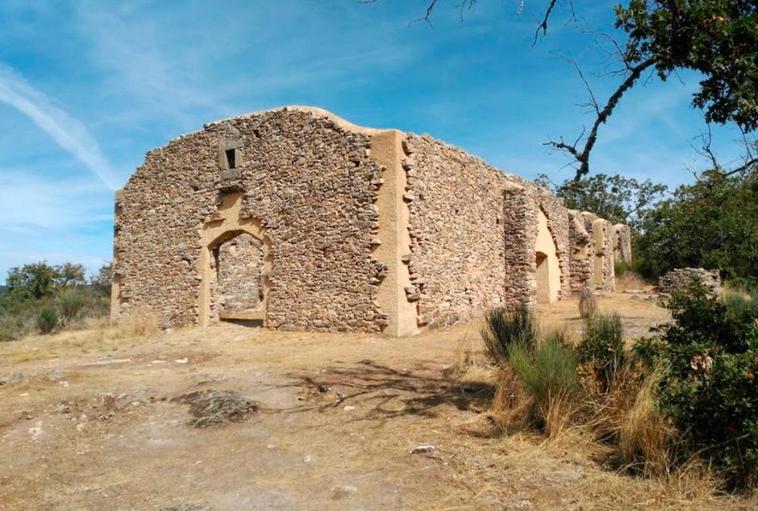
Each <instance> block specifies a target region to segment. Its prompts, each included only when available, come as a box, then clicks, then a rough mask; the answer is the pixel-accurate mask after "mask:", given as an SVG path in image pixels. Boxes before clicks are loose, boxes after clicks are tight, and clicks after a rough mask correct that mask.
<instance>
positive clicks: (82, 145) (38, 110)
mask: <svg viewBox="0 0 758 511" xmlns="http://www.w3.org/2000/svg"><path fill="white" fill-rule="evenodd" d="M0 102H3V103H6V104H7V105H9V106H11V107H13V108H15V109H16V110H18V111H19V112H21V113H23V114H24V115H26V116H27V117H28V118H29V119H30V120H31V121H32V122H33V123H34V124H36V125H37V126H38V127H39V128H40V129H41V130H43V131H44V132H45V133H47V134H48V135H49V136H50V137H51V138H52V139H53V140H54V141H55V143H56V144H58V145H59V146H60V147H61V148H62V149H63V150H64V151H66V152H68V153H69V154H71V155H72V156H73V157H74V158H76V159H77V160H79V161H80V162H82V163H83V164H84V165H85V166H86V167H87V168H88V169H89V170H90V171H91V172H92V173H93V174H94V175H95V176H97V177H98V178H99V179H100V180H101V181H102V182H103V184H105V185H106V186H107V187H108V188H110V189H115V188H116V185H115V179H114V178H113V175H112V172H111V170H110V166H109V165H108V162H107V160H106V159H105V157H104V156H103V154H102V153H101V152H100V149H99V147H98V145H97V142H96V141H95V139H94V138H93V137H92V135H91V134H90V133H89V131H88V130H87V128H86V127H85V126H84V125H83V124H82V123H81V122H80V121H78V120H77V119H75V118H74V117H72V116H71V115H69V114H68V113H66V112H65V111H64V110H62V109H61V108H59V107H57V106H55V105H54V104H53V101H52V100H51V99H50V98H48V97H47V96H45V95H44V94H42V93H41V92H39V91H38V90H36V89H35V88H34V87H32V85H31V84H29V83H28V82H27V81H26V79H24V77H23V76H21V75H20V74H19V73H17V72H16V71H14V70H13V69H11V68H10V67H8V66H6V65H4V64H2V63H0Z"/></svg>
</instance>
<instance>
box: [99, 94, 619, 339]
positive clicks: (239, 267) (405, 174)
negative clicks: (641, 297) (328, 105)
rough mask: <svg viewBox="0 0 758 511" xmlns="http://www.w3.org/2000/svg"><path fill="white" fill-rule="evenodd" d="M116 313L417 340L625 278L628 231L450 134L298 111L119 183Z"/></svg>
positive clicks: (155, 156)
mask: <svg viewBox="0 0 758 511" xmlns="http://www.w3.org/2000/svg"><path fill="white" fill-rule="evenodd" d="M114 238H115V239H114V276H113V286H112V288H113V291H112V305H111V316H112V318H113V319H114V320H115V319H118V318H120V317H124V316H128V315H130V314H137V313H144V311H149V312H150V313H152V314H154V315H156V316H158V318H159V319H160V321H161V324H162V325H163V326H164V327H170V326H178V325H187V324H199V325H202V326H205V325H208V324H210V323H212V322H215V321H218V320H257V321H260V322H261V323H262V324H263V325H264V326H266V327H269V328H274V329H287V330H326V331H362V332H384V333H385V334H388V335H392V336H403V335H412V334H414V333H417V332H418V331H419V330H420V329H422V328H426V327H435V326H444V325H450V324H453V323H456V322H458V321H462V320H466V319H468V318H470V317H472V316H474V315H476V314H480V313H481V312H482V311H483V310H485V309H487V308H489V307H494V306H503V307H506V308H513V307H516V306H517V305H518V304H519V303H526V304H528V305H530V306H531V305H534V304H535V303H536V302H538V301H544V302H551V301H554V300H560V299H562V298H565V297H567V296H569V295H570V294H572V293H576V292H578V291H581V290H582V289H584V288H585V287H590V288H591V289H595V290H601V291H609V290H613V287H614V270H613V268H614V258H624V259H626V258H629V257H631V254H630V249H629V237H628V229H627V228H626V226H623V225H621V226H619V225H616V226H614V225H612V224H611V223H610V222H608V221H606V220H604V219H602V218H599V217H597V216H596V215H594V214H592V213H587V212H579V211H573V210H570V209H567V208H566V207H564V205H563V203H562V201H561V200H559V199H557V198H556V197H554V196H552V195H551V194H550V193H548V191H547V190H545V189H543V188H540V187H538V186H537V185H535V184H533V183H531V182H529V181H527V180H525V179H523V178H521V177H518V176H515V175H512V174H505V173H503V172H501V171H500V170H498V169H496V168H494V167H492V166H490V165H487V164H486V163H485V162H483V161H482V160H480V159H478V158H475V157H473V156H471V155H469V154H466V153H465V152H463V151H461V150H459V149H457V148H455V147H452V146H449V145H446V144H444V143H442V142H440V141H437V140H435V139H433V138H431V137H429V136H418V135H414V134H410V133H403V132H400V131H397V130H381V129H370V128H363V127H358V126H355V125H353V124H350V123H348V122H347V121H345V120H343V119H340V118H338V117H336V116H334V115H332V114H330V113H329V112H326V111H324V110H321V109H317V108H309V107H287V108H282V109H278V110H272V111H266V112H260V113H254V114H250V115H244V116H241V117H236V118H232V119H226V120H222V121H218V122H213V123H210V124H207V125H206V126H205V127H204V129H203V130H202V131H198V132H195V133H191V134H189V135H185V136H182V137H179V138H178V139H176V140H173V141H171V142H170V143H169V144H168V145H166V146H164V147H161V148H159V149H156V150H153V151H150V152H149V153H148V154H147V156H146V159H145V163H144V164H143V165H142V166H141V167H139V168H138V169H137V171H136V172H135V173H134V175H133V176H132V177H131V178H130V179H129V181H128V182H127V183H126V185H125V186H124V188H123V189H122V190H120V191H118V192H117V194H116V207H115V227H114Z"/></svg>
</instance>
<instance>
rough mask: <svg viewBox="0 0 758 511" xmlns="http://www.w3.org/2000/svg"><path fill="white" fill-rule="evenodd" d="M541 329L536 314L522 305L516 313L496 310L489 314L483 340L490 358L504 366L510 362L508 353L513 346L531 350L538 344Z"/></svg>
mask: <svg viewBox="0 0 758 511" xmlns="http://www.w3.org/2000/svg"><path fill="white" fill-rule="evenodd" d="M538 337H539V329H538V327H537V321H536V318H535V316H534V313H533V312H532V311H530V310H529V308H528V307H526V305H521V306H520V307H518V308H517V309H516V310H515V311H514V312H507V311H506V310H505V309H503V308H500V307H498V308H495V309H492V310H491V311H489V312H488V313H487V316H486V318H485V326H484V328H483V329H482V339H483V340H484V345H485V347H486V348H487V353H488V354H489V356H490V358H492V360H493V361H494V362H495V363H497V364H503V363H505V362H506V361H507V360H508V353H509V352H510V350H511V348H512V347H513V346H516V345H519V346H524V347H527V349H531V347H532V346H535V345H536V344H537V340H538Z"/></svg>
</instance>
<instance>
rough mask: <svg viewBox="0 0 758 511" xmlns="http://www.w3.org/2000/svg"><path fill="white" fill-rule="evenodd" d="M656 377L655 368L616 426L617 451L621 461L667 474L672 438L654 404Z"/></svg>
mask: <svg viewBox="0 0 758 511" xmlns="http://www.w3.org/2000/svg"><path fill="white" fill-rule="evenodd" d="M659 380H660V372H659V371H655V372H653V373H652V374H650V375H649V376H648V377H647V378H645V381H644V382H643V384H642V386H641V388H640V389H639V391H638V392H637V395H636V396H635V399H634V402H633V403H632V406H631V407H629V409H628V410H626V411H625V412H626V413H623V415H622V417H621V423H620V424H619V426H618V440H619V451H620V453H621V458H622V460H623V461H624V463H626V464H627V465H628V466H631V467H633V468H635V469H637V470H641V471H642V473H644V474H646V475H652V476H661V475H664V474H668V473H669V465H670V460H671V453H670V449H669V446H670V445H671V444H672V442H673V441H674V435H673V430H672V428H671V426H670V425H669V424H668V423H667V422H666V421H665V420H664V419H663V418H662V417H661V415H660V414H659V413H658V411H657V410H656V406H655V395H654V390H655V386H656V385H657V384H658V382H659Z"/></svg>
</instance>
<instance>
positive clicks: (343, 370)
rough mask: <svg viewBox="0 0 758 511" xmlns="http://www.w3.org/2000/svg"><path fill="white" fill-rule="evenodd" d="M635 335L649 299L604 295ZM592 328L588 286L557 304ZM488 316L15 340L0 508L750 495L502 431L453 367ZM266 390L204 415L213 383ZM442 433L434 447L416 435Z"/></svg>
mask: <svg viewBox="0 0 758 511" xmlns="http://www.w3.org/2000/svg"><path fill="white" fill-rule="evenodd" d="M601 303H602V305H603V306H604V307H605V308H607V309H611V308H612V309H614V310H618V311H619V312H621V313H622V315H624V317H625V322H626V324H627V329H628V330H629V331H630V332H632V333H633V334H634V335H640V334H644V333H645V332H646V330H647V328H648V327H649V326H650V325H651V324H653V323H655V322H658V321H661V320H664V319H665V318H666V313H665V311H663V310H662V309H660V308H658V307H656V306H655V305H654V304H653V303H651V302H646V301H639V300H632V299H631V298H629V297H628V296H623V295H615V296H613V297H609V298H605V299H603V301H602V302H601ZM541 313H542V314H541V317H542V319H543V322H544V323H545V324H547V325H550V326H561V327H564V328H567V329H568V330H569V331H577V329H578V327H579V321H578V319H577V318H576V303H575V302H565V303H559V304H555V305H553V306H550V307H547V308H545V309H544V310H542V311H541ZM462 340H466V342H467V343H474V344H476V343H478V342H479V338H478V325H476V324H469V325H461V326H458V327H455V328H452V329H447V330H437V331H432V332H427V333H424V334H422V335H420V336H418V337H414V338H405V339H390V338H383V337H378V336H367V335H348V334H303V333H281V332H269V331H264V330H260V329H252V328H245V327H241V326H236V325H231V324H224V325H220V326H216V327H212V328H209V329H205V330H202V329H187V330H180V331H176V332H172V333H169V334H156V335H154V336H150V337H147V338H121V339H114V338H112V336H109V334H108V332H107V331H103V330H102V329H101V330H90V331H83V332H76V333H62V334H58V335H55V336H52V337H45V338H42V337H36V338H30V339H26V340H23V341H20V342H16V343H7V344H5V345H0V383H2V385H0V509H2V510H16V509H18V510H22V509H23V510H27V509H56V510H57V509H63V510H77V509H92V510H112V509H113V510H116V509H124V510H126V509H129V510H131V509H139V510H141V509H156V510H162V509H173V510H185V511H189V510H198V511H199V510H214V511H217V510H238V509H244V510H249V509H293V510H299V509H329V510H340V509H346V510H347V509H350V510H354V509H365V510H375V509H450V510H453V509H650V508H667V509H693V508H698V509H722V510H723V509H751V508H753V506H755V504H756V501H755V500H754V499H753V500H746V499H743V500H739V499H727V498H719V499H715V498H701V500H698V501H697V502H694V501H692V500H684V499H682V498H678V497H675V496H672V494H671V492H670V491H667V490H666V489H664V488H663V487H662V486H661V485H660V484H658V483H656V482H654V481H649V480H642V479H635V478H632V477H628V476H623V475H619V474H616V473H613V472H610V471H608V470H604V469H603V468H602V467H600V466H599V465H598V464H597V463H595V462H593V461H592V460H591V459H589V457H588V456H582V455H581V453H577V452H575V451H576V450H574V451H566V452H564V451H562V450H561V449H560V448H557V447H555V446H546V445H541V444H540V443H541V439H540V438H538V437H536V436H534V437H530V436H524V435H521V436H517V437H509V438H504V437H500V436H496V435H493V434H492V433H493V431H492V428H491V427H490V425H489V422H488V420H487V417H486V410H487V406H488V402H489V399H490V398H491V396H492V386H491V385H490V384H489V383H487V382H475V381H474V382H467V383H460V382H456V381H453V380H451V379H449V378H448V377H447V376H446V374H447V372H446V370H445V369H446V368H449V366H450V364H451V363H452V362H453V359H454V353H455V351H456V346H457V345H459V344H460V343H461V341H462ZM209 388H213V389H219V390H230V391H235V392H238V393H240V394H242V395H244V396H247V397H249V398H251V399H254V400H256V401H258V402H260V404H261V410H260V411H259V412H258V413H257V414H254V415H253V416H252V417H251V418H250V419H249V420H247V421H245V422H239V423H228V424H222V425H219V426H213V427H208V428H196V427H193V426H191V425H190V424H189V421H190V419H191V416H190V414H189V410H188V406H187V405H185V404H181V403H178V402H175V401H172V399H173V398H175V397H177V396H180V395H182V394H185V393H188V392H193V391H197V390H202V389H209ZM427 444H431V445H433V446H434V449H429V450H428V451H429V452H421V453H416V454H411V450H413V449H414V448H416V447H418V446H420V445H427Z"/></svg>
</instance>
